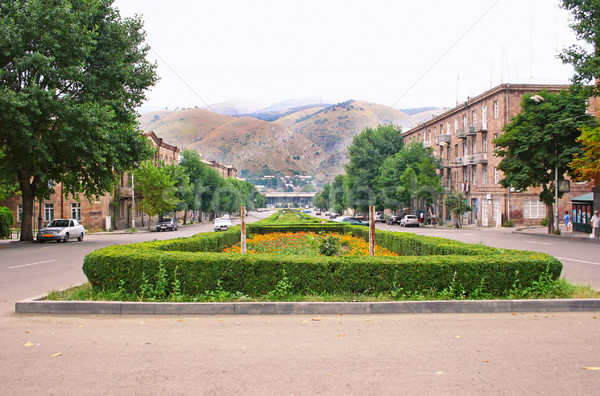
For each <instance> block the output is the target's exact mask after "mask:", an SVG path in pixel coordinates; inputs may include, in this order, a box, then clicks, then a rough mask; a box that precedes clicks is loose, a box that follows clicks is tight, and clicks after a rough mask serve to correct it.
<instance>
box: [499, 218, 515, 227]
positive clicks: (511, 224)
mask: <svg viewBox="0 0 600 396" xmlns="http://www.w3.org/2000/svg"><path fill="white" fill-rule="evenodd" d="M514 226H515V224H514V222H513V220H512V219H508V220H506V221H504V224H502V227H505V228H510V227H514Z"/></svg>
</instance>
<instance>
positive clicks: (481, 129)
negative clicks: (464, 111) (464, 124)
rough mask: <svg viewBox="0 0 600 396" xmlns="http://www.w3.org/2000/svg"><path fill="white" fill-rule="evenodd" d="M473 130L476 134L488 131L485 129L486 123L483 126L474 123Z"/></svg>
mask: <svg viewBox="0 0 600 396" xmlns="http://www.w3.org/2000/svg"><path fill="white" fill-rule="evenodd" d="M473 128H474V129H475V132H476V133H479V132H487V130H488V129H487V122H486V123H485V125H484V123H483V122H481V121H480V122H476V123H475V125H474V126H473Z"/></svg>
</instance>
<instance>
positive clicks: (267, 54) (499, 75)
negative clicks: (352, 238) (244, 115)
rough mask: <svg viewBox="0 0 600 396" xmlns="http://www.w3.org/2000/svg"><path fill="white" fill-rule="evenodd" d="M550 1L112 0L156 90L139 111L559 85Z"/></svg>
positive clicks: (558, 27) (557, 27)
mask: <svg viewBox="0 0 600 396" xmlns="http://www.w3.org/2000/svg"><path fill="white" fill-rule="evenodd" d="M558 4H559V0H456V1H448V0H428V1H416V0H411V1H408V0H389V1H388V0H368V1H367V0H362V1H355V0H340V1H338V0H302V1H296V0H289V1H287V0H286V1H281V0H210V1H208V0H169V1H165V0H116V1H115V2H114V4H113V5H114V6H115V7H116V8H118V9H119V10H120V12H121V15H122V16H123V17H131V16H133V15H135V14H138V15H140V16H141V17H142V19H143V20H144V23H145V24H144V28H145V30H146V33H147V38H146V41H147V43H148V45H149V46H150V47H151V51H150V53H149V58H150V60H152V61H155V62H156V63H157V65H158V69H157V71H158V74H159V76H160V81H159V82H158V83H157V85H156V86H154V87H153V88H152V89H151V91H150V92H148V100H147V102H146V103H145V105H144V107H143V108H142V109H141V110H140V111H141V112H144V111H148V110H156V109H164V108H168V109H170V110H174V109H176V108H187V107H195V106H198V107H207V106H209V105H211V104H213V103H219V102H226V101H229V100H233V99H245V100H250V101H253V102H256V103H257V104H264V105H270V104H274V103H278V102H281V101H284V100H288V99H294V98H315V99H318V100H321V101H323V102H324V103H337V102H342V101H345V100H348V99H355V100H365V101H369V102H374V103H378V104H382V105H386V106H390V107H393V108H397V109H402V108H404V109H406V108H415V107H425V106H435V107H454V106H455V105H456V104H457V102H464V101H465V100H466V99H467V97H469V96H476V95H478V94H481V93H483V92H485V91H486V90H488V89H490V88H492V87H495V86H497V85H499V84H502V83H513V84H516V83H544V84H563V83H564V84H568V83H569V78H570V77H571V76H572V74H573V69H572V67H571V66H570V65H564V64H562V62H561V61H560V60H559V59H558V58H557V55H558V54H559V53H560V52H561V51H562V49H564V48H566V47H568V46H570V45H572V44H574V43H576V38H575V35H574V33H573V32H572V30H571V28H570V27H569V23H570V22H569V18H570V15H569V13H568V12H567V11H565V10H563V9H561V8H560V7H559V5H558Z"/></svg>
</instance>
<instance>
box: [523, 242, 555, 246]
mask: <svg viewBox="0 0 600 396" xmlns="http://www.w3.org/2000/svg"><path fill="white" fill-rule="evenodd" d="M525 242H527V243H537V244H538V245H548V246H553V245H554V244H553V243H548V242H536V241H525Z"/></svg>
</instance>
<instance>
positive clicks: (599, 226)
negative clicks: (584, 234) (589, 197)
mask: <svg viewBox="0 0 600 396" xmlns="http://www.w3.org/2000/svg"><path fill="white" fill-rule="evenodd" d="M590 223H591V224H592V232H593V234H594V238H600V216H598V211H597V210H596V211H595V212H594V215H593V216H592V220H591V221H590Z"/></svg>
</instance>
